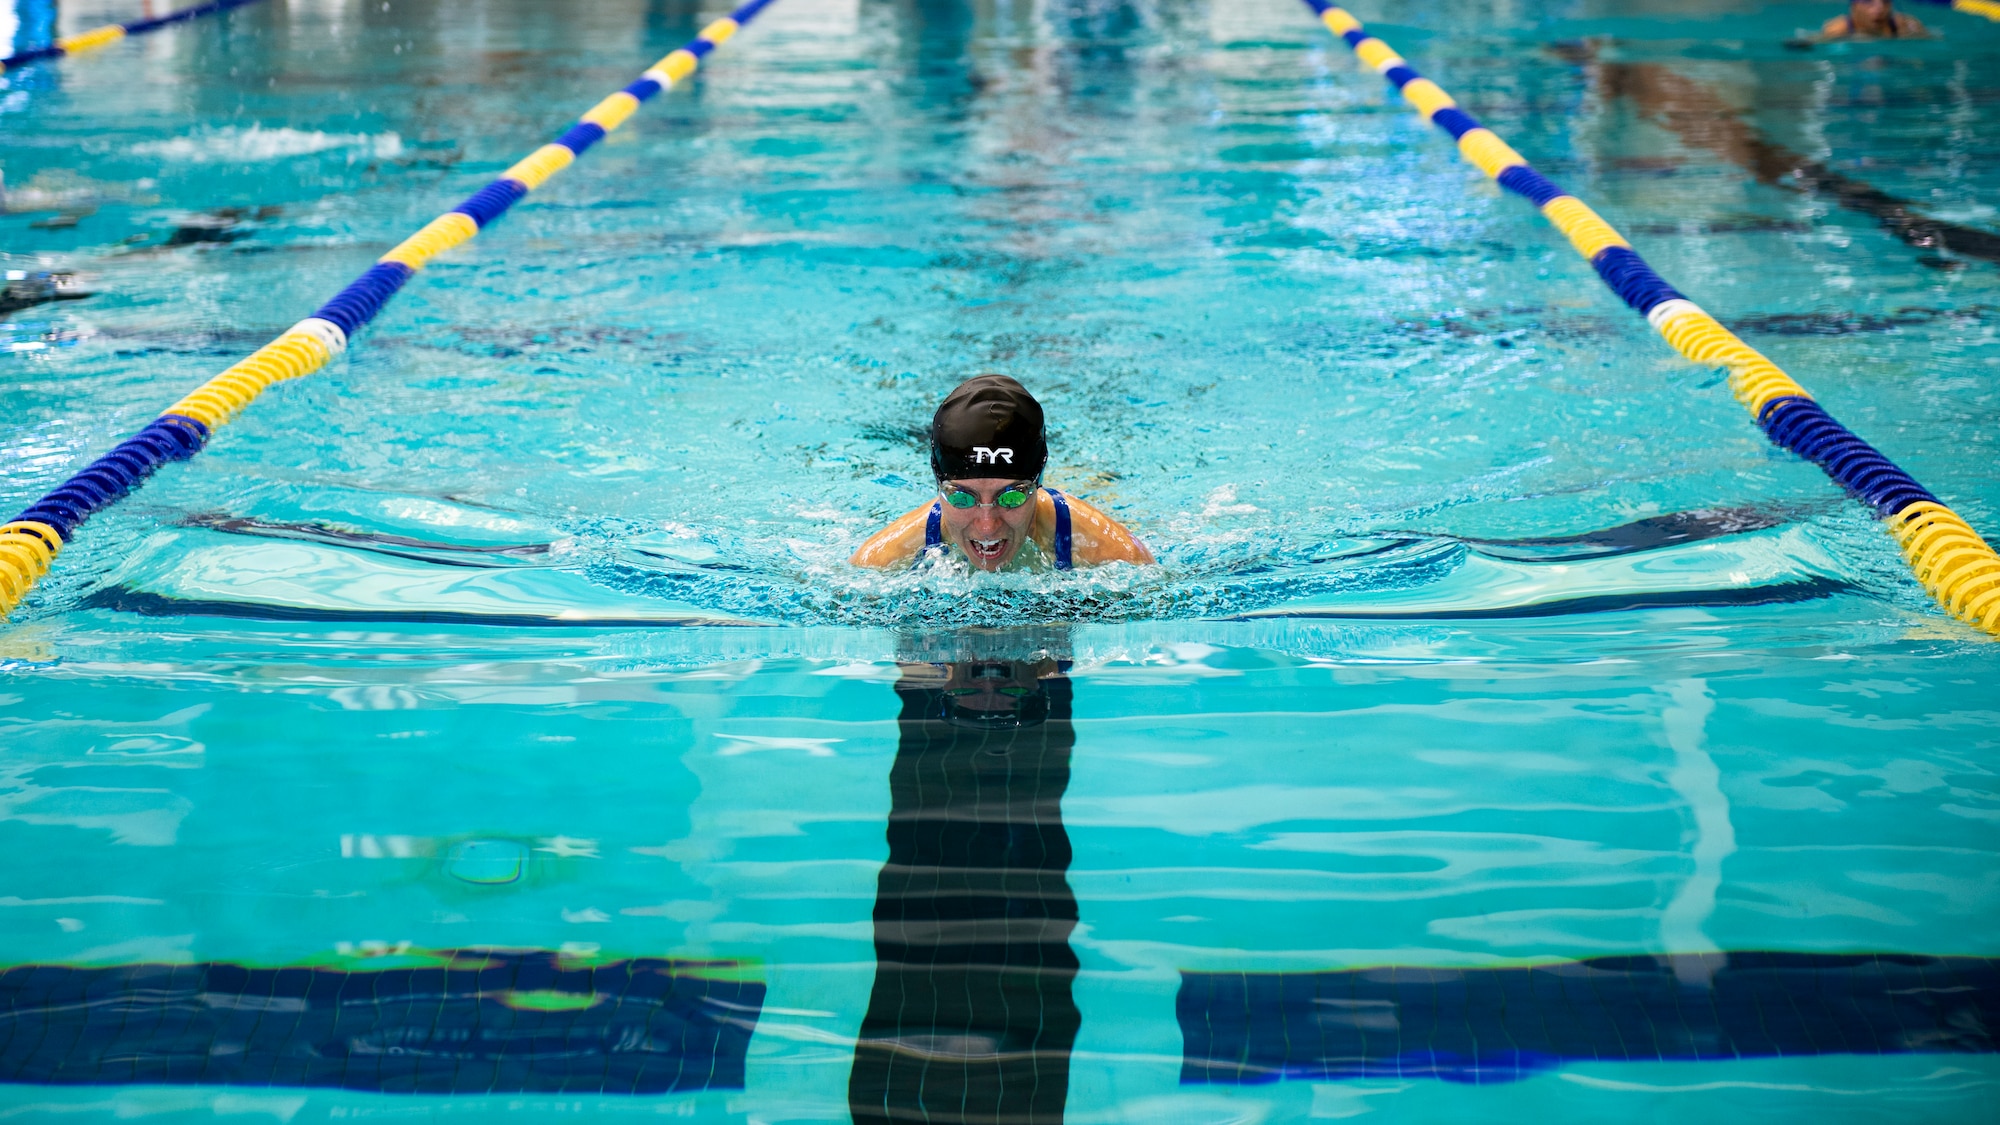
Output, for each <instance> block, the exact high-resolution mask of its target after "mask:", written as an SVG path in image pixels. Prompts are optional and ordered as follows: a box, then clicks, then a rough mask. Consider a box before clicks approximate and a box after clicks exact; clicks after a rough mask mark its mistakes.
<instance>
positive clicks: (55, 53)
mask: <svg viewBox="0 0 2000 1125" xmlns="http://www.w3.org/2000/svg"><path fill="white" fill-rule="evenodd" d="M256 2H257V0H212V2H211V3H207V4H197V5H195V6H194V7H192V8H182V9H181V10H180V11H177V12H168V13H167V14H166V15H164V16H154V17H153V18H152V19H144V20H134V21H132V22H131V23H108V24H105V25H104V26H103V27H93V28H91V29H90V30H89V31H80V32H78V33H77V34H75V35H66V36H64V37H62V38H61V39H58V40H56V41H55V42H53V43H51V44H49V45H48V46H46V47H37V48H35V49H34V50H32V51H22V52H21V53H20V54H18V55H9V56H8V57H6V58H4V59H0V74H5V73H7V72H8V71H9V70H13V69H15V68H16V67H20V66H23V65H25V64H27V63H31V62H40V61H42V60H44V59H57V58H61V57H63V56H64V55H79V54H82V53H83V52H85V51H92V50H96V49H97V48H99V47H104V46H109V45H110V44H112V43H116V42H118V41H119V40H120V39H124V38H127V37H128V36H133V35H144V34H146V33H147V32H149V31H158V30H160V29H161V28H163V27H172V26H173V25H174V24H177V23H186V22H187V21H188V20H191V19H198V18H200V17H202V16H213V15H219V14H221V13H223V12H226V11H228V10H230V9H231V8H241V7H242V6H244V5H245V4H254V3H256Z"/></svg>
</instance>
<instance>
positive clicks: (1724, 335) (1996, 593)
mask: <svg viewBox="0 0 2000 1125" xmlns="http://www.w3.org/2000/svg"><path fill="white" fill-rule="evenodd" d="M1304 2H1305V5H1306V6H1307V7H1309V8H1311V9H1312V10H1313V12H1314V13H1315V14H1316V15H1318V16H1319V18H1320V22H1322V23H1324V24H1326V26H1327V30H1329V31H1331V32H1333V33H1334V34H1335V35H1338V36H1340V38H1341V39H1342V41H1344V42H1345V43H1346V44H1347V45H1348V46H1349V47H1350V48H1352V49H1353V51H1354V54H1355V56H1356V57H1358V58H1359V59H1360V60H1361V61H1362V62H1364V63H1367V64H1368V65H1369V66H1372V67H1374V68H1375V69H1376V70H1377V71H1378V72H1380V73H1381V74H1382V76H1383V77H1384V78H1387V79H1388V80H1389V81H1390V82H1391V83H1393V84H1394V85H1395V87H1396V88H1397V89H1398V90H1400V91H1402V94H1403V98H1404V100H1406V101H1408V102H1409V103H1410V104H1411V105H1412V106H1414V107H1416V110H1417V112H1418V113H1419V114H1422V115H1423V117H1424V120H1426V121H1429V122H1430V123H1431V124H1433V125H1435V126H1437V127H1438V128H1440V129H1442V130H1444V131H1445V132H1447V133H1449V134H1451V136H1452V138H1453V139H1454V140H1456V141H1457V142H1458V151H1459V152H1460V153H1462V154H1463V155H1464V156H1465V159H1466V160H1467V161H1469V162H1471V163H1472V164H1473V165H1475V166H1476V167H1478V169H1479V170H1480V171H1482V172H1484V173H1486V174H1487V176H1489V177H1491V178H1492V179H1494V180H1496V181H1498V183H1499V184H1500V186H1501V187H1503V188H1506V189H1507V190H1508V191H1511V192H1513V193H1515V194H1516V195H1520V196H1524V197H1526V198H1527V199H1528V200H1529V201H1530V202H1532V203H1533V204H1534V205H1535V206H1536V207H1539V208H1541V211H1542V214H1543V215H1545V216H1547V218H1548V220H1549V222H1550V223H1551V224H1553V225H1554V226H1555V228H1556V229H1557V230H1559V231H1561V232H1562V233H1563V234H1564V236H1566V237H1567V238H1568V239H1569V240H1570V243H1571V245H1573V246H1575V247H1576V250H1577V253H1579V254H1582V255H1583V257H1584V258H1585V260H1587V261H1588V262H1590V264H1591V266H1592V267H1594V268H1595V269H1596V270H1597V275H1598V276H1599V277H1601V278H1603V279H1604V284H1606V285H1608V286H1610V287H1611V289H1612V290H1613V291H1615V292H1616V293H1617V294H1618V296H1619V297H1621V298H1623V299H1624V301H1625V303H1626V304H1628V305H1630V306H1632V308H1633V309H1635V310H1637V311H1638V313H1639V314H1640V315H1641V316H1644V317H1645V318H1646V320H1647V322H1648V323H1650V324H1651V325H1652V326H1653V328H1654V329H1655V330H1656V331H1658V332H1659V334H1660V335H1662V336H1664V337H1666V340H1667V342H1668V343H1669V344H1672V345H1673V346H1674V350H1676V351H1678V352H1680V353H1681V354H1682V355H1684V356H1686V357H1687V358H1689V359H1691V360H1694V361H1695V362H1696V363H1702V364H1707V365H1709V366H1711V367H1723V368H1727V369H1728V371H1729V386H1730V389H1731V390H1732V391H1734V392H1735V393H1736V397H1737V398H1738V399H1739V400H1741V401H1742V403H1743V405H1744V406H1746V407H1748V408H1749V409H1750V412H1751V414H1752V415H1753V416H1754V417H1755V418H1756V419H1757V424H1758V425H1759V426H1761V427H1763V430H1764V432H1765V434H1767V435H1768V436H1769V437H1770V439H1771V440H1772V441H1774V442H1776V443H1777V444H1779V445H1781V446H1783V447H1784V448H1786V449H1789V450H1792V451H1793V452H1795V453H1797V454H1798V455H1799V456H1801V457H1804V458H1806V459H1807V460H1810V461H1812V462H1813V463H1814V464H1816V465H1818V466H1819V467H1820V468H1822V469H1824V470H1825V471H1826V474H1827V475H1828V476H1830V477H1832V478H1833V479H1834V480H1835V481H1836V482H1837V483H1839V484H1840V485H1841V486H1842V487H1844V488H1846V489H1847V490H1848V491H1849V492H1851V493H1853V494H1854V495H1855V496H1858V497H1860V498H1861V499H1862V500H1865V501H1867V502H1868V503H1869V504H1872V505H1873V506H1874V507H1875V510H1876V512H1877V513H1878V514H1879V515H1880V516H1881V517H1882V519H1883V520H1884V521H1885V522H1886V523H1887V524H1888V527H1889V531H1890V534H1892V535H1894V536H1895V538H1896V542H1897V543H1898V544H1900V545H1901V547H1902V549H1903V557H1904V558H1905V559H1907V560H1908V561H1909V564H1910V569H1911V570H1912V571H1913V572H1915V574H1916V576H1917V580H1918V581H1919V582H1921V583H1923V586H1924V588H1925V589H1926V590H1928V591H1930V594H1931V596H1932V597H1934V598H1936V599H1937V601H1938V604H1940V605H1942V606H1944V607H1945V608H1946V609H1947V610H1949V611H1951V612H1952V613H1953V614H1955V615H1956V616H1958V617H1959V618H1961V619H1963V620H1965V621H1966V622H1968V623H1970V624H1972V625H1974V626H1976V627H1977V628H1980V629H1983V630H1985V631H1986V632H1988V633H1993V634H2000V556H1996V555H1995V554H1994V553H1993V548H1991V547H1989V546H1987V544H1986V541H1985V540H1983V539H1981V538H1980V537H1979V535H1978V533H1977V532H1975V531H1973V530H1972V528H1971V526H1970V525H1969V524H1967V523H1966V522H1965V520H1964V519H1963V518H1961V517H1960V516H1959V515H1958V513H1956V512H1954V511H1952V510H1951V509H1950V508H1948V507H1946V506H1945V505H1944V504H1943V503H1942V502H1940V501H1939V500H1938V498H1937V497H1936V496H1933V495H1931V493H1930V492H1929V490H1927V489H1925V488H1924V486H1923V485H1920V484H1918V483H1917V482H1916V481H1915V480H1914V479H1912V478H1911V477H1910V475H1909V474H1908V473H1906V472H1904V471H1903V470H1902V469H1900V468H1898V467H1897V466H1896V465H1895V463H1894V462H1892V461H1890V460H1889V459H1888V458H1887V457H1884V456H1883V455H1882V454H1881V453H1880V452H1879V451H1877V450H1876V449H1875V447H1874V446H1871V445H1869V444H1868V443H1867V442H1865V441H1862V440H1861V439H1860V438H1859V437H1856V436H1855V435H1854V433H1853V431H1851V430H1849V429H1848V428H1847V427H1845V426H1843V425H1841V424H1840V423H1839V422H1837V421H1835V420H1834V419H1833V416H1832V415H1830V414H1828V413H1827V412H1826V411H1825V410H1824V409H1822V408H1821V407H1820V405H1819V404H1818V403H1817V402H1814V401H1813V397H1812V396H1811V395H1809V394H1807V393H1806V390H1805V388H1804V387H1801V386H1799V385H1798V383H1796V382H1794V381H1793V380H1792V377H1791V376H1789V375H1787V374H1785V373H1784V372H1783V371H1782V370H1780V369H1779V367H1778V365H1777V364H1775V363H1772V362H1771V360H1770V359H1769V358H1767V357H1766V356H1764V355H1763V354H1762V353H1761V352H1759V351H1757V350H1756V349H1755V348H1752V347H1751V346H1750V345H1748V344H1746V343H1744V342H1743V341H1742V340H1741V339H1739V338H1738V337H1737V336H1736V334H1735V333H1733V332H1731V331H1730V330H1729V329H1727V328H1724V327H1723V326H1722V324H1721V323H1720V322H1718V321H1717V320H1716V319H1715V318H1714V317H1712V316H1710V315H1709V314H1708V313H1706V312H1704V311H1703V310H1702V309H1701V307H1700V306H1699V305H1696V304H1695V303H1694V302H1693V301H1690V300H1688V299H1687V298H1686V297H1684V296H1682V295H1681V294H1680V292H1679V291H1677V290H1676V289H1674V287H1673V286H1671V285H1668V284H1667V283H1666V281H1665V280H1664V279H1663V278H1661V277H1660V275H1659V274H1657V273H1655V272H1653V268H1652V267H1651V266H1649V265H1647V264H1646V261H1645V259H1643V258H1641V257H1639V255H1638V254H1637V253H1635V252H1634V251H1633V249H1632V244H1631V243H1629V242H1627V241H1625V239H1624V237H1623V236H1621V235H1620V234H1619V233H1618V232H1617V231H1616V230H1613V229H1612V227H1611V224H1609V223H1607V222H1605V221H1604V220H1603V218H1601V217H1600V216H1599V215H1598V214H1597V212H1595V211H1592V210H1591V209H1590V208H1589V207H1588V206H1586V205H1585V204H1584V202H1583V201H1582V200H1580V199H1578V198H1576V197H1575V196H1573V195H1569V194H1567V193H1566V192H1564V191H1563V190H1562V189H1561V188H1559V187H1557V186H1556V185H1555V184H1554V183H1551V182H1550V181H1549V180H1548V179H1546V178H1544V177H1543V176H1542V175H1541V173H1539V172H1536V171H1535V170H1534V169H1533V168H1532V167H1530V166H1529V165H1528V161H1527V159H1526V158H1524V157H1523V156H1522V155H1521V154H1520V153H1518V152H1515V151H1514V150H1513V149H1512V148H1510V147H1508V145H1507V142H1505V141H1503V140H1501V139H1500V138H1499V137H1498V136H1496V135H1495V134H1494V133H1493V132H1492V130H1490V129H1487V128H1486V127H1484V126H1482V125H1481V124H1480V123H1479V122H1478V121H1476V120H1474V119H1473V118H1472V115H1471V114H1468V113H1466V112H1465V111H1464V110H1462V109H1460V108H1458V103H1457V102H1455V101H1453V100H1452V98H1451V95H1450V94H1447V93H1445V92H1444V91H1443V90H1442V89H1440V88H1439V87H1438V85H1437V83H1435V82H1432V81H1431V80H1430V79H1428V78H1425V77H1423V76H1422V75H1419V74H1418V73H1417V72H1416V71H1415V70H1414V69H1412V68H1411V66H1410V64H1409V63H1408V62H1407V61H1405V60H1404V59H1403V58H1402V56H1400V55H1398V54H1396V52H1395V51H1393V50H1391V49H1390V47H1389V45H1388V44H1386V43H1384V42H1382V41H1381V40H1380V39H1377V38H1375V37H1374V36H1372V35H1369V34H1368V32H1367V31H1366V30H1365V29H1364V28H1363V27H1362V26H1361V21H1360V20H1357V19H1355V18H1354V16H1353V15H1351V14H1350V13H1348V12H1347V11H1346V10H1345V9H1343V8H1338V7H1335V6H1334V5H1332V4H1330V3H1327V2H1326V0H1304ZM1960 2H1961V3H1963V2H1966V0H1960Z"/></svg>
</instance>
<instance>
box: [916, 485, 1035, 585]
mask: <svg viewBox="0 0 2000 1125" xmlns="http://www.w3.org/2000/svg"><path fill="white" fill-rule="evenodd" d="M1010 489H1019V490H1021V491H1023V492H1026V493H1027V494H1028V502H1027V503H1025V504H1023V505H1021V506H1020V507H1018V508H1003V507H1001V506H1000V494H1001V493H1003V492H1006V491H1008V490H1010ZM960 491H963V492H969V493H971V494H972V495H973V496H974V497H976V498H977V499H978V503H977V504H976V505H974V506H973V507H970V508H960V507H957V506H955V505H954V504H952V503H951V499H950V497H951V494H952V493H953V492H960ZM940 495H941V496H942V497H943V498H944V501H945V502H944V504H943V508H944V517H943V520H942V524H943V531H944V538H945V542H947V543H950V544H951V545H952V546H954V547H957V548H958V549H959V550H961V551H964V552H965V557H966V558H968V559H971V560H972V565H974V566H976V567H978V568H979V569H981V570H999V569H1000V568H1001V567H1003V566H1006V565H1007V564H1008V563H1009V562H1012V561H1013V559H1014V556H1015V555H1017V554H1019V553H1020V551H1021V544H1023V543H1026V542H1027V541H1028V530H1029V529H1030V528H1032V527H1033V526H1034V525H1035V482H1033V481H1024V480H1010V479H1008V478H1006V477H979V478H976V479H973V480H950V481H945V482H943V487H942V489H941V490H940Z"/></svg>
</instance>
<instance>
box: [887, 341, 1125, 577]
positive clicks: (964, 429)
mask: <svg viewBox="0 0 2000 1125" xmlns="http://www.w3.org/2000/svg"><path fill="white" fill-rule="evenodd" d="M1048 462H1049V446H1048V439H1047V436H1046V434H1045V431H1044V429H1043V425H1042V404H1041V403H1039V402H1036V401H1035V396H1033V395H1031V394H1029V393H1028V389H1027V388H1026V387H1023V386H1022V385H1021V384H1019V383H1017V382H1015V381H1014V380H1012V379H1010V378H1008V377H1007V376H1005V375H978V376H975V377H973V378H971V379H967V380H966V381H965V382H963V383H960V384H959V385H958V388H957V389H956V390H954V391H952V392H951V393H950V394H949V395H946V396H945V400H944V402H942V403H940V404H939V405H938V408H937V413H936V415H934V416H933V417H932V418H931V475H932V476H933V477H934V478H936V480H937V484H938V494H937V497H936V499H933V500H932V501H930V502H929V503H927V504H925V505H923V506H921V507H919V508H916V509H914V510H913V511H910V512H909V513H907V514H905V515H904V516H902V517H901V518H899V519H897V520H896V522H894V523H892V524H890V525H889V526H888V527H885V528H883V529H882V530H881V531H878V532H876V533H875V534H874V535H873V536H871V537H870V538H869V540H868V542H866V543H863V544H862V545H861V549H860V550H858V551H856V552H854V557H853V558H851V559H849V560H848V561H849V562H852V563H853V564H854V565H855V566H869V567H878V568H884V569H886V568H890V567H897V566H906V565H911V564H913V563H915V562H921V561H922V560H924V559H925V558H928V557H930V556H932V555H936V554H949V553H951V552H952V551H953V550H954V549H956V551H957V552H958V553H959V554H962V555H964V556H965V558H966V559H967V560H968V561H970V562H971V563H972V565H973V566H975V567H977V568H979V569H980V570H989V571H991V570H1000V569H1002V568H1004V567H1006V566H1008V565H1009V564H1010V563H1013V562H1015V561H1016V560H1017V559H1024V558H1027V557H1031V556H1024V555H1023V554H1022V551H1023V549H1024V548H1026V547H1027V546H1028V544H1030V543H1033V544H1034V545H1035V547H1036V549H1037V551H1038V552H1039V554H1040V556H1041V557H1042V558H1045V559H1047V560H1049V561H1050V562H1051V563H1052V564H1053V565H1054V566H1055V568H1056V569H1057V570H1069V569H1070V568H1071V567H1075V566H1097V565H1100V564H1103V563H1109V562H1128V563H1150V562H1152V561H1153V553H1152V552H1151V551H1148V550H1147V549H1146V545H1145V544H1143V543H1141V542H1139V540H1138V538H1137V537H1135V536H1134V535H1133V534H1132V533H1131V532H1130V531H1127V530H1125V527H1124V525H1122V524H1120V523H1119V522H1118V521H1117V520H1114V519H1112V518H1111V517H1110V516H1107V515H1105V514H1104V513H1103V512H1101V511H1098V510H1097V509H1096V508H1094V507H1092V506H1091V505H1089V504H1087V503H1085V502H1084V501H1082V500H1079V499H1077V498H1076V497H1074V496H1071V495H1069V494H1067V493H1064V492H1060V491H1058V490H1056V489H1053V488H1044V487H1043V486H1042V470H1043V469H1045V468H1047V467H1048Z"/></svg>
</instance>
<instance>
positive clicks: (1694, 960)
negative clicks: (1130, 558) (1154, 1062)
mask: <svg viewBox="0 0 2000 1125" xmlns="http://www.w3.org/2000/svg"><path fill="white" fill-rule="evenodd" d="M1176 1008H1177V1012H1178V1015H1179V1018H1180V1025H1181V1035H1182V1038H1183V1041H1184V1042H1185V1044H1186V1047H1185V1057H1184V1058H1183V1060H1182V1064H1181V1082H1182V1083H1183V1084H1187V1085H1194V1084H1201V1083H1211V1084H1218V1085H1248V1084H1253V1083H1261V1082H1276V1081H1278V1080H1280V1079H1285V1078H1304V1079H1314V1080H1318V1081H1326V1080H1329V1079H1341V1078H1392V1077H1393V1078H1442V1079H1445V1080H1447V1081H1452V1082H1473V1083H1491V1082H1511V1081H1515V1080H1517V1079H1521V1078H1526V1077H1529V1076H1531V1075H1534V1074H1537V1073H1540V1072H1544V1071H1548V1070H1553V1069H1556V1068H1558V1067H1561V1066H1563V1065H1564V1064H1566V1063H1575V1062H1693V1061H1705V1060H1726V1059H1749V1058H1779V1057H1784V1058H1792V1057H1797V1056H1801V1055H1900V1054H1914V1053H1940V1054H1991V1053H1994V1052H1995V1051H1996V1050H2000V1043H1996V1036H2000V960H1996V959H1993V958H1986V957H1926V956H1903V955H1895V954H1859V955H1836V954H1813V953H1728V954H1720V953H1718V954H1712V955H1707V956H1689V957H1681V958H1664V957H1659V958H1656V957H1601V958H1595V959H1593V960H1588V961H1568V962H1563V963H1561V964H1554V965H1538V966H1535V967H1532V968H1513V969H1459V970H1451V969H1417V968H1379V969H1356V970H1350V971H1344V972H1329V973H1183V974H1182V975H1181V990H1180V997H1179V1000H1178V1002H1177V1004H1176Z"/></svg>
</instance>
